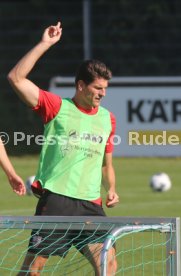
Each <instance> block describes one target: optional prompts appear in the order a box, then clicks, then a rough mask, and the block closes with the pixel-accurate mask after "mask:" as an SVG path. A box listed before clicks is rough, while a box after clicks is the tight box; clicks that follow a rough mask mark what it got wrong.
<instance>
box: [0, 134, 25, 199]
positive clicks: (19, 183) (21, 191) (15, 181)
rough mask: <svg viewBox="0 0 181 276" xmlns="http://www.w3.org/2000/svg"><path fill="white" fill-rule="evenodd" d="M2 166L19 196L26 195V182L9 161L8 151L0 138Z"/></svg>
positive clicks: (0, 160)
mask: <svg viewBox="0 0 181 276" xmlns="http://www.w3.org/2000/svg"><path fill="white" fill-rule="evenodd" d="M0 165H1V167H2V169H3V170H4V172H5V173H6V175H7V178H8V180H9V183H10V185H11V187H12V189H13V191H14V192H15V193H16V194H18V195H25V194H26V188H25V185H24V182H23V180H22V179H21V177H20V176H19V175H17V173H16V172H15V169H14V167H13V165H12V163H11V161H10V160H9V157H8V155H7V153H6V149H5V147H4V144H3V141H2V140H1V138H0Z"/></svg>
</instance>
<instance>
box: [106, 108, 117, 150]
mask: <svg viewBox="0 0 181 276" xmlns="http://www.w3.org/2000/svg"><path fill="white" fill-rule="evenodd" d="M110 120H111V126H112V130H111V133H110V135H109V138H108V140H107V143H106V149H105V152H106V153H111V152H113V150H114V144H113V141H114V139H113V138H114V135H115V131H116V118H115V116H114V114H113V113H111V112H110Z"/></svg>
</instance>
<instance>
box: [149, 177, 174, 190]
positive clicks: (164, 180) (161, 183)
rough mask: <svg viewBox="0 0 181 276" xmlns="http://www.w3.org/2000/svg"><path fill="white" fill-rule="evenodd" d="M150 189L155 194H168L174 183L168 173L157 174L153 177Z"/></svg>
mask: <svg viewBox="0 0 181 276" xmlns="http://www.w3.org/2000/svg"><path fill="white" fill-rule="evenodd" d="M150 187H151V189H152V190H153V191H155V192H166V191H168V190H170V188H171V187H172V182H171V180H170V177H169V176H168V175H167V174H166V173H157V174H154V175H153V176H152V177H151V179H150Z"/></svg>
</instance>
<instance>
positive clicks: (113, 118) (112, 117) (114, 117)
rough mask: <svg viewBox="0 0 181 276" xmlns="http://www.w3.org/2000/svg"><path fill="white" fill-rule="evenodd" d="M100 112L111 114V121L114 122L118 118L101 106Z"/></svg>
mask: <svg viewBox="0 0 181 276" xmlns="http://www.w3.org/2000/svg"><path fill="white" fill-rule="evenodd" d="M99 110H100V111H102V112H105V113H107V114H109V116H110V117H111V120H114V121H115V120H116V116H115V115H114V113H113V112H112V111H110V110H108V109H107V108H105V107H103V106H99Z"/></svg>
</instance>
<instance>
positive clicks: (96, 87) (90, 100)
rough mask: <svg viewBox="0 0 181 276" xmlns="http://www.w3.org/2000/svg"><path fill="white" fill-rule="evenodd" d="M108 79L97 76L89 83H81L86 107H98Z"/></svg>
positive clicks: (104, 93)
mask: <svg viewBox="0 0 181 276" xmlns="http://www.w3.org/2000/svg"><path fill="white" fill-rule="evenodd" d="M107 86H108V81H107V80H105V79H103V78H97V79H95V80H94V81H93V82H91V83H90V84H88V85H86V84H84V85H83V91H82V92H83V93H82V95H83V100H84V104H85V105H87V107H88V108H92V107H98V106H99V105H100V103H101V100H102V98H103V97H104V96H105V95H106V88H107Z"/></svg>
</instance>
